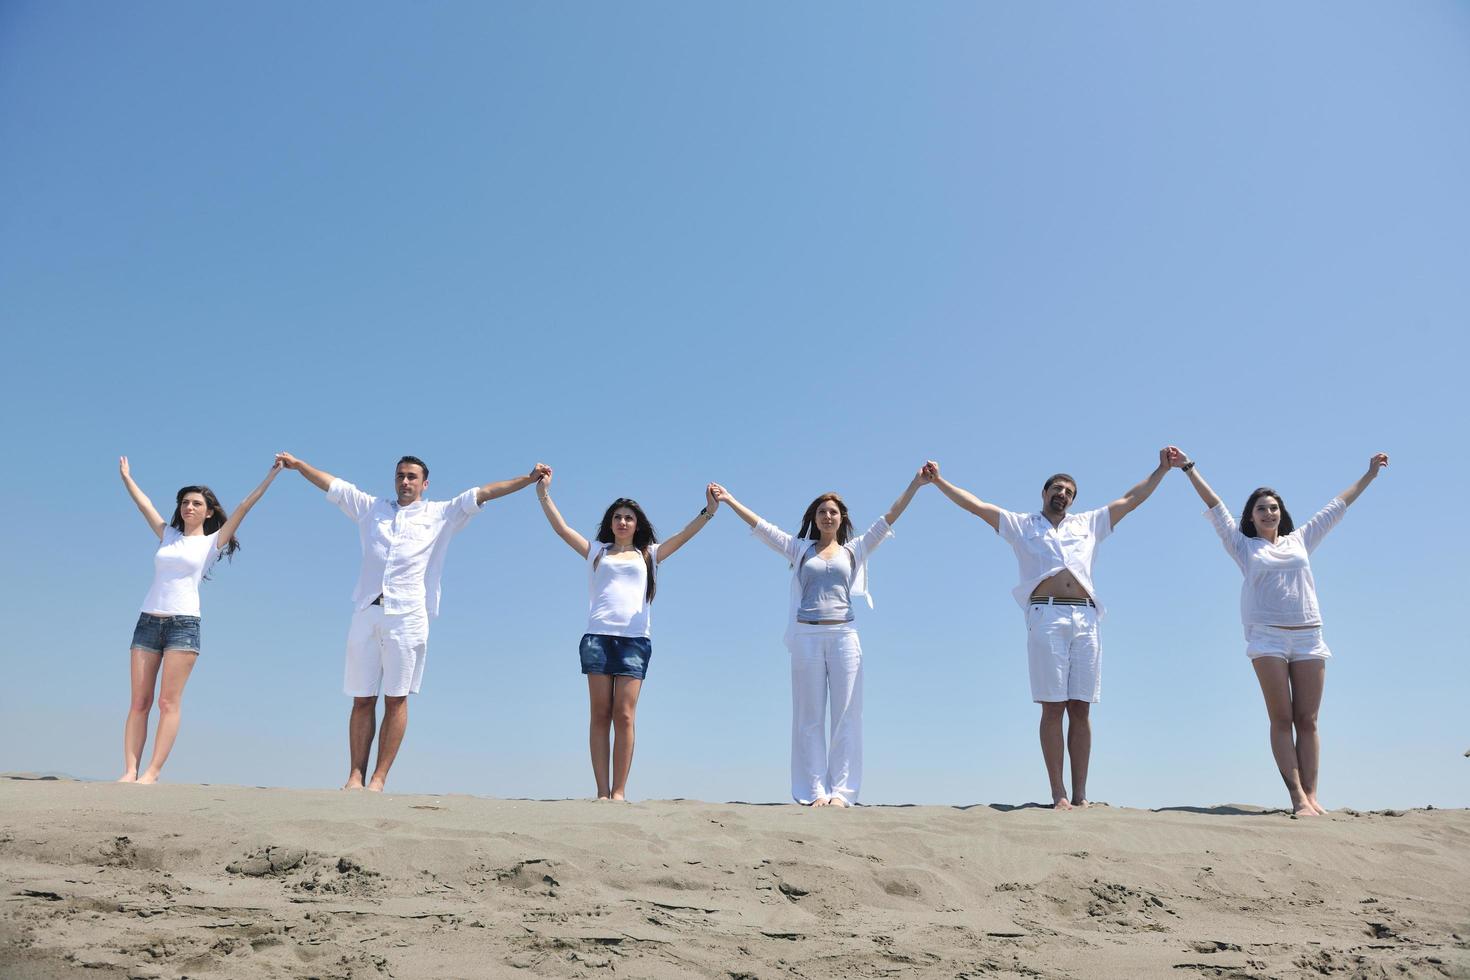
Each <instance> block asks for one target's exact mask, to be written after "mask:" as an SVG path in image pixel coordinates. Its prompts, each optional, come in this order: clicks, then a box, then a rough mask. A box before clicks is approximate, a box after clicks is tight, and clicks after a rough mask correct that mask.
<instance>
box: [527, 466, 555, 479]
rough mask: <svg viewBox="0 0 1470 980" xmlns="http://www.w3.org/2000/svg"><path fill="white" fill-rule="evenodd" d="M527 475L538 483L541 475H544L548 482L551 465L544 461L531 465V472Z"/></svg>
mask: <svg viewBox="0 0 1470 980" xmlns="http://www.w3.org/2000/svg"><path fill="white" fill-rule="evenodd" d="M529 475H530V477H531V482H532V483H540V482H541V478H542V477H543V476H544V477H546V479H547V482H550V480H551V467H550V466H547V465H546V464H545V463H537V464H536V465H535V466H533V467H531V472H530V474H529Z"/></svg>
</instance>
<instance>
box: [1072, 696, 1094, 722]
mask: <svg viewBox="0 0 1470 980" xmlns="http://www.w3.org/2000/svg"><path fill="white" fill-rule="evenodd" d="M1091 712H1092V705H1091V704H1089V703H1088V702H1086V701H1068V702H1067V719H1068V720H1069V721H1071V722H1072V724H1074V725H1075V724H1077V723H1078V722H1082V723H1086V721H1087V718H1088V716H1089V715H1090V714H1091Z"/></svg>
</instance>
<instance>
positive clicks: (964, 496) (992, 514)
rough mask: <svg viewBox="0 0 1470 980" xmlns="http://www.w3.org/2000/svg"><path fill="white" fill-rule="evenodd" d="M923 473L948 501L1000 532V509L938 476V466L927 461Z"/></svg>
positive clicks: (931, 461) (932, 461)
mask: <svg viewBox="0 0 1470 980" xmlns="http://www.w3.org/2000/svg"><path fill="white" fill-rule="evenodd" d="M924 472H926V473H927V474H928V475H929V482H930V483H933V484H934V485H935V486H936V487H938V488H939V492H940V493H942V494H944V495H945V496H946V497H948V498H949V499H950V500H953V501H954V502H955V503H956V504H958V505H959V506H961V507H963V508H964V509H965V510H967V511H969V512H970V513H972V514H974V515H975V516H976V517H978V518H980V519H981V520H982V521H984V522H985V523H986V524H989V525H990V526H991V527H993V528H995V530H997V531H999V530H1000V508H999V507H997V506H995V505H994V504H987V503H986V502H985V501H983V500H981V499H980V498H979V497H977V496H975V495H974V494H973V493H971V492H970V491H968V490H962V489H960V488H959V487H957V486H955V485H954V484H953V483H950V482H949V481H948V480H946V479H945V478H944V477H942V476H940V475H939V464H938V463H936V462H934V460H932V459H931V460H929V461H928V462H927V463H925V464H924Z"/></svg>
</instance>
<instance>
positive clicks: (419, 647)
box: [342, 605, 429, 698]
mask: <svg viewBox="0 0 1470 980" xmlns="http://www.w3.org/2000/svg"><path fill="white" fill-rule="evenodd" d="M428 656H429V615H428V613H427V612H425V611H424V610H423V609H422V608H420V609H415V610H414V611H413V612H408V613H402V614H398V613H385V612H384V611H383V607H382V606H380V605H372V606H368V607H367V608H366V609H359V610H358V611H357V612H355V613H353V614H352V625H351V626H349V627H348V629H347V666H346V669H345V670H344V672H343V675H342V692H343V693H344V694H346V695H348V696H349V697H354V698H370V697H377V696H378V695H379V694H385V695H387V696H388V697H394V698H396V697H403V696H404V695H407V694H417V693H419V684H420V683H421V682H422V681H423V679H424V661H425V660H427V659H428Z"/></svg>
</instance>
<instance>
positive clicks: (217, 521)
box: [168, 486, 240, 578]
mask: <svg viewBox="0 0 1470 980" xmlns="http://www.w3.org/2000/svg"><path fill="white" fill-rule="evenodd" d="M191 493H197V494H199V496H201V497H203V498H204V506H205V507H208V508H209V516H207V517H205V518H204V533H205V534H213V533H214V532H215V531H218V530H219V529H220V528H222V527H224V526H225V521H227V520H229V519H230V515H229V513H228V512H227V511H226V510H225V509H224V508H223V507H221V506H220V502H219V498H218V497H216V496H215V495H214V491H213V490H211V489H209V488H208V487H203V486H193V487H180V488H179V492H178V493H176V494H174V516H173V517H172V518H170V519H169V522H168V526H169V527H171V528H173V529H174V530H175V531H178V532H179V533H180V534H182V533H184V519H183V517H181V516H180V515H179V505H180V504H182V503H183V502H184V497H185V496H186V495H187V494H191ZM219 550H220V557H222V558H229V559H230V560H231V561H233V560H234V557H235V552H237V551H239V550H240V542H239V540H238V539H236V538H234V537H231V538H230V540H228V541H226V542H225V543H224V544H223V545H221V546H220V549H219ZM204 577H205V578H209V576H208V575H206V576H204Z"/></svg>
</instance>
